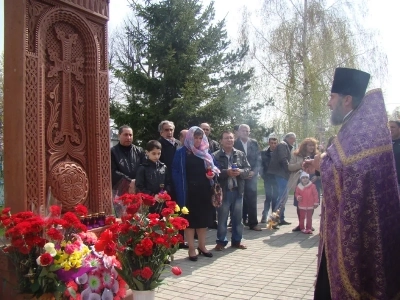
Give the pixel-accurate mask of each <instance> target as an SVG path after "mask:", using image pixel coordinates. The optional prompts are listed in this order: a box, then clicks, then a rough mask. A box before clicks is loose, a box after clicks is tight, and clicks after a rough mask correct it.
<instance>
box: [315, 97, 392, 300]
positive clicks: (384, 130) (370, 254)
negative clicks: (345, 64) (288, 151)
mask: <svg viewBox="0 0 400 300" xmlns="http://www.w3.org/2000/svg"><path fill="white" fill-rule="evenodd" d="M387 124H388V120H387V113H386V109H385V104H384V100H383V95H382V92H381V90H373V91H370V92H369V93H367V94H366V95H365V97H364V99H363V100H362V102H361V104H360V105H359V106H358V107H357V108H356V109H355V110H353V112H352V113H351V114H350V116H349V117H348V118H347V119H345V121H344V123H343V125H342V127H341V129H340V131H339V133H338V135H337V137H336V138H335V140H334V142H333V144H332V146H331V147H329V148H328V149H327V151H326V154H325V155H324V156H323V158H322V161H321V177H322V185H323V191H324V199H323V203H322V208H321V239H320V245H319V262H318V267H320V264H321V256H322V255H323V253H324V255H325V256H326V259H327V269H328V277H329V282H330V291H331V292H330V293H331V297H332V299H334V300H336V299H338V300H345V299H400V200H399V191H398V187H397V177H396V170H395V166H394V158H393V149H392V140H391V136H390V132H389V129H388V125H387Z"/></svg>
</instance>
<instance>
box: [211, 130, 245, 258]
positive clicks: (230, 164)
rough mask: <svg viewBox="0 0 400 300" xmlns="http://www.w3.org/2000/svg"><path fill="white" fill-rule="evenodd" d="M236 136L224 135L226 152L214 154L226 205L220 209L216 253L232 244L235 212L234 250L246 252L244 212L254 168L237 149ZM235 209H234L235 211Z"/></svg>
mask: <svg viewBox="0 0 400 300" xmlns="http://www.w3.org/2000/svg"><path fill="white" fill-rule="evenodd" d="M233 143H234V136H233V133H232V132H230V131H224V132H223V133H222V136H221V145H222V148H221V149H220V150H218V151H216V152H214V157H215V161H216V164H217V166H218V168H219V169H220V170H221V174H220V175H219V177H218V181H219V183H220V185H221V187H222V189H223V201H222V205H221V206H220V207H218V209H217V211H218V229H217V240H216V242H217V245H216V246H215V250H217V251H222V250H223V249H224V248H225V246H226V245H227V244H228V239H227V237H226V235H227V231H228V226H227V223H228V215H229V211H231V220H232V239H231V246H232V247H234V248H238V249H246V246H245V245H243V244H242V243H241V241H242V235H243V224H242V209H243V192H244V183H245V179H246V178H247V177H248V176H249V172H250V164H249V162H248V161H247V159H246V154H244V153H243V152H242V151H239V150H237V149H235V148H234V147H233ZM231 207H232V209H231Z"/></svg>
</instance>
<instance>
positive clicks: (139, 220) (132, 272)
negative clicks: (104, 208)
mask: <svg viewBox="0 0 400 300" xmlns="http://www.w3.org/2000/svg"><path fill="white" fill-rule="evenodd" d="M165 194H166V193H165ZM162 198H163V200H164V199H165V201H164V204H165V208H163V209H162V210H161V213H160V214H158V213H149V208H150V207H151V206H153V205H154V204H155V203H156V200H155V198H154V197H153V196H150V195H147V194H141V193H139V194H124V195H122V196H121V197H119V198H117V199H116V201H118V205H121V206H123V207H124V209H123V211H125V213H124V214H123V215H122V217H121V220H122V222H121V223H113V224H112V225H111V226H110V227H109V229H107V230H105V231H104V232H103V233H102V234H101V235H100V237H99V239H98V241H97V243H96V244H95V249H96V251H104V253H105V254H107V255H116V256H117V258H118V260H119V261H120V262H121V267H120V268H119V267H116V270H117V271H118V273H119V275H120V276H121V277H122V278H123V279H124V280H125V282H126V283H127V284H128V286H129V287H130V288H131V289H134V290H152V289H154V288H156V287H157V286H159V285H160V284H161V280H160V275H161V273H162V272H163V271H164V269H165V267H166V265H165V262H166V261H167V260H168V257H169V256H170V255H172V254H173V253H175V252H176V251H177V249H178V245H179V243H180V242H182V241H183V238H182V236H181V235H180V234H179V230H184V229H185V228H187V226H188V225H189V224H188V221H187V220H186V219H184V218H182V217H180V216H179V212H180V211H176V208H177V205H176V202H175V201H171V200H167V199H170V196H169V195H162ZM178 207H179V206H178ZM183 211H185V212H187V213H188V211H187V209H186V208H182V211H181V212H182V213H183ZM174 270H175V272H176V273H174V274H178V273H179V272H177V270H176V269H174Z"/></svg>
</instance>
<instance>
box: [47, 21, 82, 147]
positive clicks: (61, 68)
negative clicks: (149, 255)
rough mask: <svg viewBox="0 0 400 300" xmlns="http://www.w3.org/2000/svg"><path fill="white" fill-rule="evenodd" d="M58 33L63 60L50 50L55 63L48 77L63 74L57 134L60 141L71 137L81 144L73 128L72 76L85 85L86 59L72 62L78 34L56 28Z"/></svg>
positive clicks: (73, 140)
mask: <svg viewBox="0 0 400 300" xmlns="http://www.w3.org/2000/svg"><path fill="white" fill-rule="evenodd" d="M55 30H56V33H57V38H58V39H59V40H60V41H61V44H62V59H60V58H59V57H58V53H57V52H56V51H54V50H52V49H50V48H49V49H48V52H49V55H50V60H51V61H53V62H54V66H50V71H49V72H48V74H47V77H55V76H58V72H62V97H61V99H62V100H61V101H62V104H61V107H62V114H61V128H60V131H59V132H58V133H57V135H59V136H58V138H59V140H60V141H62V140H63V139H64V137H68V136H69V137H70V140H71V142H75V143H78V144H79V142H80V141H79V136H78V134H77V133H76V132H75V130H74V128H73V123H74V122H73V111H72V103H73V99H72V84H71V74H74V75H75V79H76V80H78V81H79V82H81V83H82V84H84V83H85V81H84V78H83V63H84V61H85V60H84V58H83V57H78V58H76V59H75V61H74V62H73V61H72V58H71V57H72V47H73V45H75V43H76V40H77V38H78V35H77V34H66V33H65V32H63V31H62V30H60V29H59V28H58V27H56V26H55Z"/></svg>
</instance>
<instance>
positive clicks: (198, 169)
mask: <svg viewBox="0 0 400 300" xmlns="http://www.w3.org/2000/svg"><path fill="white" fill-rule="evenodd" d="M208 148H209V144H208V140H207V137H206V135H205V134H204V131H203V130H202V129H201V128H200V127H197V126H193V127H191V128H190V129H189V130H188V132H187V134H186V138H185V141H184V146H183V147H182V148H180V149H178V150H177V151H176V153H175V157H174V160H173V162H172V180H173V184H174V186H175V190H176V197H177V199H176V200H177V202H178V204H179V205H180V206H186V207H187V208H188V210H189V214H188V215H187V216H186V218H187V220H188V221H189V227H188V228H187V229H185V239H186V241H187V243H188V245H189V259H190V260H191V261H197V253H196V248H195V246H194V233H195V231H196V232H197V236H198V247H197V250H198V252H199V254H203V255H204V256H206V257H212V256H213V255H212V253H211V252H209V251H208V250H207V249H206V246H205V243H206V232H207V227H208V226H210V225H212V223H213V218H212V215H213V214H212V212H213V210H214V209H215V208H214V207H213V206H212V204H211V185H212V179H213V178H214V176H215V174H217V173H219V172H220V171H219V169H218V168H217V167H216V166H215V165H214V161H213V158H212V156H211V154H209V153H208ZM208 170H210V171H209V172H208Z"/></svg>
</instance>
